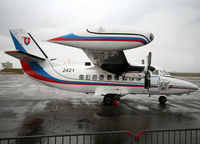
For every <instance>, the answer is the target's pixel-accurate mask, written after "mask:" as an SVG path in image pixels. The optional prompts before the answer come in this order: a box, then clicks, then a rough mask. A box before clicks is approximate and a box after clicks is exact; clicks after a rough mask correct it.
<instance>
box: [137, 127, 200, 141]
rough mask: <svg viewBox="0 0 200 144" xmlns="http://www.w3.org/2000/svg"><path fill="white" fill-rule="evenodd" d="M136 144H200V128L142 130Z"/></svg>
mask: <svg viewBox="0 0 200 144" xmlns="http://www.w3.org/2000/svg"><path fill="white" fill-rule="evenodd" d="M135 142H136V143H137V144H200V128H197V129H174V130H142V131H140V132H139V133H138V135H137V137H135Z"/></svg>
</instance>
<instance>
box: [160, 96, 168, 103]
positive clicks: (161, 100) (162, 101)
mask: <svg viewBox="0 0 200 144" xmlns="http://www.w3.org/2000/svg"><path fill="white" fill-rule="evenodd" d="M158 100H159V102H160V104H165V102H166V101H167V98H166V97H165V96H160V97H159V98H158Z"/></svg>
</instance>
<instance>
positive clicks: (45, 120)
mask: <svg viewBox="0 0 200 144" xmlns="http://www.w3.org/2000/svg"><path fill="white" fill-rule="evenodd" d="M181 79H184V80H187V81H190V82H193V83H194V84H196V85H198V86H199V87H200V78H181ZM102 99H103V97H101V96H93V94H81V93H71V92H67V91H64V90H59V89H56V88H51V87H47V86H44V85H40V84H38V83H35V82H34V81H33V80H30V79H28V78H27V77H26V76H24V75H0V137H7V136H19V135H38V134H60V133H80V132H81V133H82V132H99V131H116V130H129V131H132V132H133V133H137V132H138V131H139V130H141V129H170V128H172V129H175V128H197V127H198V128H199V127H200V90H198V91H197V92H194V93H192V94H190V95H189V96H186V95H184V96H171V97H168V101H167V103H166V105H159V102H158V100H157V99H158V96H152V97H150V98H149V97H148V96H147V95H127V96H125V97H123V98H121V101H120V103H119V107H114V106H102V105H101V102H102Z"/></svg>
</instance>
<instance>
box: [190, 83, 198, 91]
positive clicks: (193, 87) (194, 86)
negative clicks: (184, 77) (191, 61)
mask: <svg viewBox="0 0 200 144" xmlns="http://www.w3.org/2000/svg"><path fill="white" fill-rule="evenodd" d="M190 87H191V90H192V91H197V90H198V89H199V87H198V86H197V85H195V84H193V83H190Z"/></svg>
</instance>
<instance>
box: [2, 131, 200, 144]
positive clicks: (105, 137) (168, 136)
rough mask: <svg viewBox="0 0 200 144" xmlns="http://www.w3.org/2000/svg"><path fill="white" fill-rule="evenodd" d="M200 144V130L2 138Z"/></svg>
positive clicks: (24, 142)
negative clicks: (135, 134)
mask: <svg viewBox="0 0 200 144" xmlns="http://www.w3.org/2000/svg"><path fill="white" fill-rule="evenodd" d="M133 143H135V144H200V128H197V129H173V130H142V131H140V132H139V133H138V134H137V136H136V137H134V139H133V135H132V133H131V132H129V131H110V132H93V133H79V134H62V135H37V136H19V137H7V138H0V144H133Z"/></svg>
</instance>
